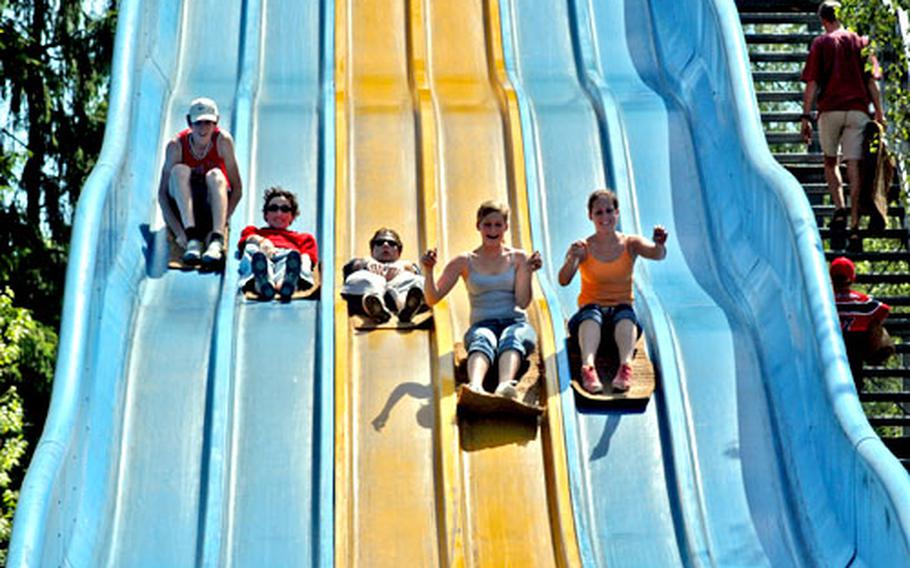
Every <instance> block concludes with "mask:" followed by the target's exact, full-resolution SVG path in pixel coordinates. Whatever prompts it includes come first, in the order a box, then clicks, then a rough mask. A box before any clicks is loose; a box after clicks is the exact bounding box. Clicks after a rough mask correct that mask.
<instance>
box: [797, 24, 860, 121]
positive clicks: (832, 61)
mask: <svg viewBox="0 0 910 568" xmlns="http://www.w3.org/2000/svg"><path fill="white" fill-rule="evenodd" d="M868 43H869V40H867V39H866V38H863V37H860V36H858V35H857V34H855V33H853V32H851V31H850V30H846V29H843V28H841V29H839V30H835V31H833V32H831V33H826V34H823V35H820V36H818V37H817V38H815V39H814V40H813V41H812V47H811V48H810V49H809V57H808V58H807V59H806V66H805V67H803V73H802V77H801V79H802V80H803V81H804V82H806V83H808V82H809V81H815V82H816V84H817V85H818V100H817V102H816V105H817V107H818V111H819V112H825V111H829V110H861V111H864V112H869V103H871V102H872V99H871V98H870V97H869V91H868V89H867V88H866V82H867V81H868V80H869V77H870V76H874V77H875V78H878V71H877V70H878V61H876V60H875V56H870V61H871V63H872V65H873V73H871V74H870V73H868V72H866V70H865V65H866V58H865V57H863V48H864V47H865V46H866V45H867V44H868Z"/></svg>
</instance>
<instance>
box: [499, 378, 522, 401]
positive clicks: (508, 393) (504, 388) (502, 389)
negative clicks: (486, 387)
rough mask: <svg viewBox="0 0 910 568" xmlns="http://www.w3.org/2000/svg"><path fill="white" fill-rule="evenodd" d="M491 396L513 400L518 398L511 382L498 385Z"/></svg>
mask: <svg viewBox="0 0 910 568" xmlns="http://www.w3.org/2000/svg"><path fill="white" fill-rule="evenodd" d="M493 394H495V395H497V396H501V397H503V398H511V399H513V400H514V399H516V398H518V391H517V390H515V385H513V384H512V383H511V382H506V383H499V386H497V387H496V392H495V393H493Z"/></svg>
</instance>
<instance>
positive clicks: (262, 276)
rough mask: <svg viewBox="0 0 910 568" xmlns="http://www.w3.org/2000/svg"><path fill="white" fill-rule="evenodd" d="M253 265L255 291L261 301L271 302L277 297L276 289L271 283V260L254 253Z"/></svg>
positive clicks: (259, 253)
mask: <svg viewBox="0 0 910 568" xmlns="http://www.w3.org/2000/svg"><path fill="white" fill-rule="evenodd" d="M252 265H253V281H254V282H255V284H254V290H256V292H257V293H258V294H259V298H260V299H261V300H265V301H267V302H268V301H271V299H272V298H274V297H275V287H274V286H272V283H271V282H269V259H267V258H266V257H265V255H264V254H263V253H261V252H257V253H254V254H253V259H252Z"/></svg>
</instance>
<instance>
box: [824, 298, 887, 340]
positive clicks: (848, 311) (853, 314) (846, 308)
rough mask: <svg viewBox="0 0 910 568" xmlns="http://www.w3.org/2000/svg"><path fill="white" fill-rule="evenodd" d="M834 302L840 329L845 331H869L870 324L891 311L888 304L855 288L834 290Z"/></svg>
mask: <svg viewBox="0 0 910 568" xmlns="http://www.w3.org/2000/svg"><path fill="white" fill-rule="evenodd" d="M834 303H835V304H836V305H837V315H838V317H839V318H840V327H841V330H842V331H844V332H845V333H846V332H857V331H869V327H870V326H871V325H872V324H874V323H880V322H883V321H885V318H886V317H888V314H889V313H890V312H891V306H889V305H888V304H886V303H884V302H879V301H878V300H876V299H874V298H870V297H869V296H867V295H865V294H863V293H862V292H857V291H856V290H835V291H834Z"/></svg>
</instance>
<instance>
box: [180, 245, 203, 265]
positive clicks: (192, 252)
mask: <svg viewBox="0 0 910 568" xmlns="http://www.w3.org/2000/svg"><path fill="white" fill-rule="evenodd" d="M180 260H181V261H183V264H185V265H187V266H196V265H197V264H199V262H200V261H201V260H202V241H200V240H199V239H191V240H190V242H188V243H186V250H185V251H184V252H183V256H182V257H181V259H180Z"/></svg>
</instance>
